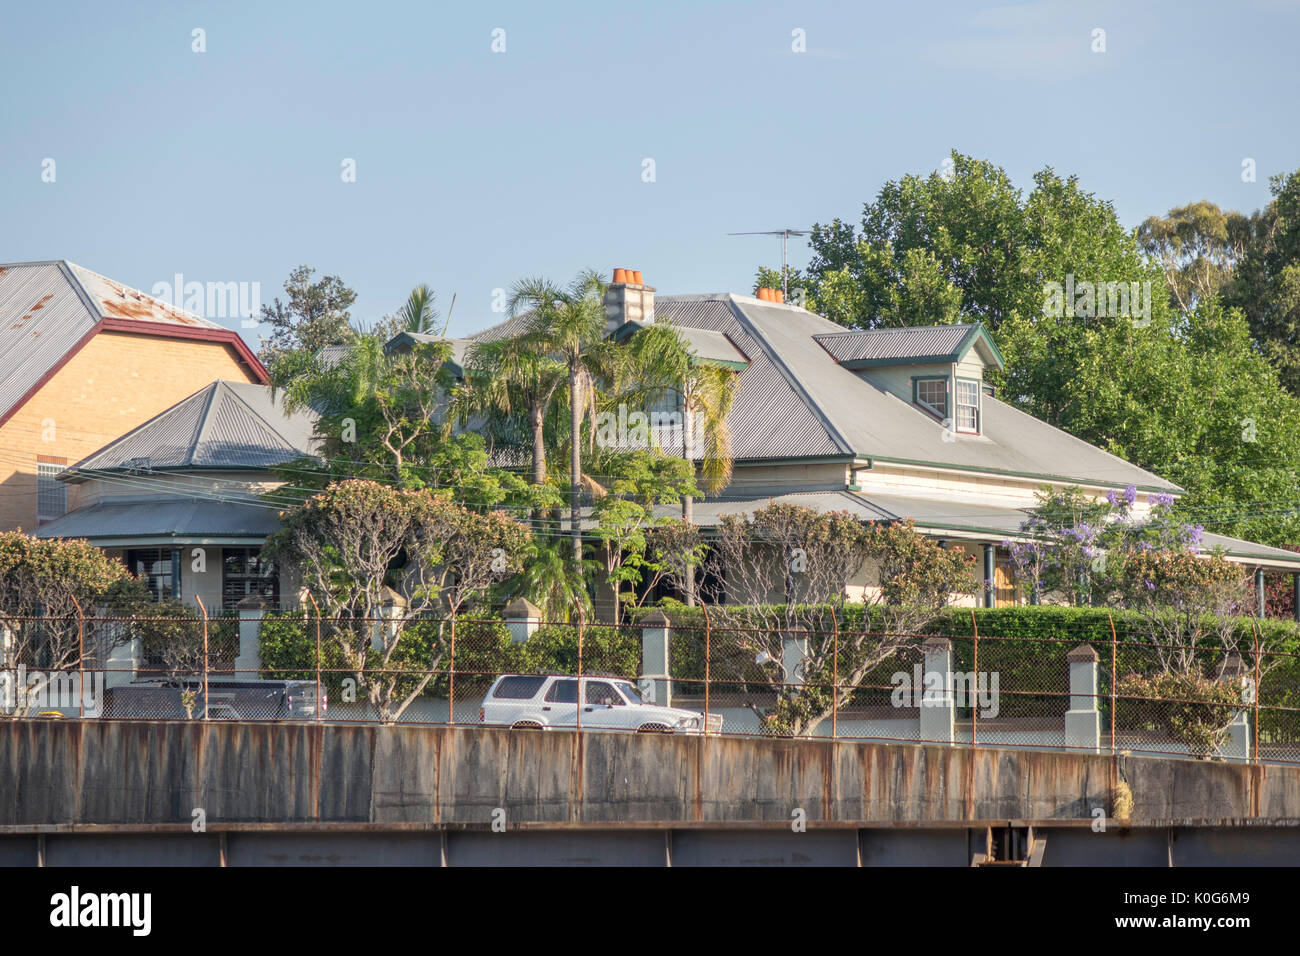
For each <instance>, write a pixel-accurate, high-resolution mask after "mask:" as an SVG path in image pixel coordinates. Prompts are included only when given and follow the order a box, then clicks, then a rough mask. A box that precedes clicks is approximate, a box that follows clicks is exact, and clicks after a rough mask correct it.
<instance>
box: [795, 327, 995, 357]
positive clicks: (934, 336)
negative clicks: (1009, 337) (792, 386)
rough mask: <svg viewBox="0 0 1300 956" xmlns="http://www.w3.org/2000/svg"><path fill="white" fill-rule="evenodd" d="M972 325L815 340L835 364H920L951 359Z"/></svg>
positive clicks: (877, 331) (830, 335)
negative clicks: (873, 361)
mask: <svg viewBox="0 0 1300 956" xmlns="http://www.w3.org/2000/svg"><path fill="white" fill-rule="evenodd" d="M974 328H975V326H974V325H971V324H965V325H933V326H924V327H916V328H902V329H857V330H852V331H846V332H830V333H827V334H823V335H816V336H814V338H815V339H816V340H817V341H818V342H819V343H820V344H821V346H822V348H824V349H826V351H827V352H830V353H831V356H832V357H833V358H834V359H835V360H836V361H837V362H861V361H864V360H870V359H915V360H917V361H923V360H925V359H927V358H930V359H935V360H939V359H943V358H948V357H950V356H952V355H953V354H954V353H955V352H956V351H957V349H958V348H960V347H961V344H962V342H964V341H965V340H966V337H967V336H968V335H969V334H970V333H971V330H972V329H974Z"/></svg>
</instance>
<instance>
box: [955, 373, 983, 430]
mask: <svg viewBox="0 0 1300 956" xmlns="http://www.w3.org/2000/svg"><path fill="white" fill-rule="evenodd" d="M979 402H980V388H979V383H978V382H962V381H959V382H958V383H957V427H958V428H964V429H966V430H967V431H978V430H979Z"/></svg>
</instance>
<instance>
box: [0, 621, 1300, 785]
mask: <svg viewBox="0 0 1300 956" xmlns="http://www.w3.org/2000/svg"><path fill="white" fill-rule="evenodd" d="M1110 625H1111V626H1110V633H1109V635H1108V637H1109V640H1100V639H1098V635H1097V632H1096V630H1095V628H1094V629H1092V630H1090V631H1088V632H1087V634H1083V633H1082V632H1080V633H1073V632H1071V630H1070V628H1069V627H1060V628H1058V629H1057V630H1058V631H1059V632H1060V633H1054V634H1053V635H1052V636H1048V637H1043V636H1015V635H1007V634H995V635H990V634H984V635H981V634H980V633H979V628H978V622H977V620H976V618H975V616H974V615H972V616H971V618H970V628H969V633H955V632H953V631H952V629H951V628H949V629H948V632H947V633H944V634H942V635H936V634H893V633H873V632H871V631H865V630H850V629H841V628H839V627H838V626H836V625H835V623H834V621H833V620H832V622H831V626H830V627H818V628H801V627H797V626H790V625H789V624H788V623H783V622H774V623H771V624H769V625H767V626H761V627H759V626H751V627H737V626H724V625H721V624H715V623H714V622H712V621H711V620H710V618H709V615H708V613H707V611H705V612H703V613H701V614H698V615H692V616H690V617H689V618H684V619H683V621H682V622H681V623H675V622H673V621H672V620H670V619H669V618H668V617H666V616H664V615H663V614H661V613H658V612H654V613H650V614H647V615H643V616H641V617H640V619H639V620H638V621H636V622H633V623H624V624H620V625H611V624H603V623H602V624H596V623H589V622H587V621H585V620H584V619H583V618H582V615H581V612H577V611H575V613H574V615H573V617H572V618H571V619H569V620H558V621H543V620H541V619H540V617H539V615H536V614H527V613H525V614H523V615H521V616H514V617H511V616H510V615H508V614H507V615H505V616H503V617H493V618H486V617H483V618H477V617H476V618H470V617H463V618H459V619H441V618H413V619H407V618H404V617H401V616H399V615H390V616H378V617H374V618H367V619H341V618H332V617H328V616H325V615H323V614H320V613H319V612H317V611H316V610H314V609H311V608H309V609H306V610H299V611H294V612H280V613H269V612H258V613H257V614H256V615H252V614H244V615H242V616H237V617H208V616H207V615H206V614H200V615H198V616H196V617H192V618H191V617H181V618H131V619H118V618H95V617H86V618H83V619H79V620H77V621H75V622H72V623H69V622H51V621H48V620H45V619H11V620H6V621H0V715H2V716H5V717H36V716H43V717H48V718H51V719H69V718H74V719H75V718H84V719H132V720H244V721H286V720H287V721H295V720H307V721H331V722H379V723H399V722H400V723H419V724H439V725H469V726H482V725H491V726H502V727H512V728H517V729H521V730H522V729H529V730H532V729H548V728H553V729H579V730H583V731H592V732H597V731H641V732H672V733H701V732H703V733H722V734H729V735H746V734H749V735H762V736H775V737H794V738H806V737H816V738H827V737H831V738H835V739H841V740H864V741H868V740H870V741H906V742H914V743H932V744H950V745H975V746H980V745H983V746H990V747H1012V748H1033V749H1068V750H1078V751H1083V752H1095V753H1119V752H1130V753H1135V754H1152V755H1157V754H1158V755H1166V756H1181V757H1197V758H1206V757H1212V758H1216V759H1228V760H1241V761H1261V762H1277V763H1281V762H1285V763H1296V762H1300V655H1296V654H1291V653H1283V652H1279V651H1276V650H1272V649H1268V648H1264V647H1261V646H1260V643H1259V637H1258V633H1257V632H1256V634H1255V636H1254V638H1253V640H1252V641H1251V642H1250V643H1240V644H1239V645H1238V646H1235V647H1231V648H1228V647H1225V646H1223V645H1222V644H1220V645H1217V646H1213V647H1211V646H1204V645H1202V646H1192V647H1188V646H1181V645H1179V644H1177V643H1176V642H1175V643H1161V642H1158V641H1152V640H1150V639H1147V637H1146V636H1145V635H1144V634H1142V633H1140V632H1139V631H1138V629H1136V628H1135V627H1134V626H1133V625H1132V623H1131V622H1126V621H1123V620H1121V621H1119V622H1118V626H1117V622H1116V621H1115V620H1111V621H1110ZM1080 637H1086V638H1087V639H1086V640H1080ZM60 649H61V650H60Z"/></svg>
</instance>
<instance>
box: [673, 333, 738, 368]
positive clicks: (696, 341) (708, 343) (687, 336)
mask: <svg viewBox="0 0 1300 956" xmlns="http://www.w3.org/2000/svg"><path fill="white" fill-rule="evenodd" d="M677 333H678V335H680V336H681V338H682V340H683V341H685V342H686V347H687V348H688V349H689V350H690V352H691V353H692V354H693V355H695V357H696V358H698V359H702V360H704V361H706V362H726V363H728V364H732V365H744V364H746V363H747V362H748V361H749V359H748V358H747V357H746V356H745V354H744V353H743V352H741V351H740V349H738V348H736V346H735V345H733V344H732V342H731V339H729V338H727V336H726V335H725V334H724V333H722V332H714V331H713V330H711V329H695V328H690V327H689V326H680V327H678V329H677Z"/></svg>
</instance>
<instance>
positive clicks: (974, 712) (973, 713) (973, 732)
mask: <svg viewBox="0 0 1300 956" xmlns="http://www.w3.org/2000/svg"><path fill="white" fill-rule="evenodd" d="M970 629H971V635H972V638H973V641H972V643H973V648H974V649H973V650H972V652H971V658H972V660H971V667H972V668H973V670H974V673H975V680H974V682H973V683H972V684H971V685H970V687H971V689H970V692H971V694H975V688H977V687H979V685H980V683H979V682H980V626H979V622H978V621H976V620H975V609H974V608H971V611H970ZM979 703H980V702H979V700H978V698H976V699H973V700H972V701H971V708H970V745H971V746H972V747H978V746H979V739H980V734H979V729H980V707H979Z"/></svg>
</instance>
